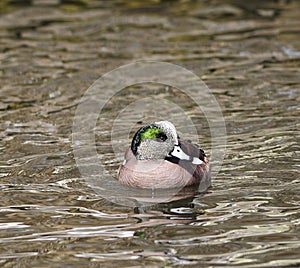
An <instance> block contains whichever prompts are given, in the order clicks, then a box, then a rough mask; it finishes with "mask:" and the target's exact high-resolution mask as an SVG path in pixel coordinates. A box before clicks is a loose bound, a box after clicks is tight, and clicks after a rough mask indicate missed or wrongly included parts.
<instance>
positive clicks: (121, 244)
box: [0, 0, 300, 267]
mask: <svg viewBox="0 0 300 268" xmlns="http://www.w3.org/2000/svg"><path fill="white" fill-rule="evenodd" d="M0 12H1V15H0V36H1V39H0V42H1V43H0V44H1V45H0V51H1V54H0V61H1V67H0V79H1V90H0V117H1V121H0V138H1V143H0V150H1V155H0V167H1V168H0V178H1V186H0V187H1V207H0V213H1V214H0V229H1V230H0V264H1V266H2V267H66V266H72V267H88V266H89V267H98V266H101V267H102V266H103V267H116V266H119V267H150V266H151V267H164V266H179V267H181V266H188V267H275V266H277V267H298V266H299V265H300V254H299V252H300V249H299V248H300V242H299V238H300V235H299V234H300V230H299V223H300V220H299V219H300V216H299V212H300V202H299V191H300V186H299V185H300V183H299V182H300V181H299V101H300V72H299V65H300V61H299V60H300V38H299V27H300V20H299V15H300V3H299V2H298V1H251V2H250V1H248V2H244V1H233V0H232V1H213V2H206V1H161V2H159V1H142V2H140V1H116V2H112V1H111V2H110V1H92V0H91V1H88V0H86V1H79V0H78V1H62V0H61V1H59V0H47V1H38V0H35V1H2V3H1V4H0ZM139 59H148V60H159V61H167V62H171V63H175V64H178V65H180V66H183V67H185V68H187V69H189V70H191V71H193V72H194V73H195V74H197V75H199V76H200V77H201V78H202V79H203V81H204V82H205V83H206V84H207V85H208V86H209V88H210V89H211V90H212V92H213V93H214V95H215V97H216V98H217V100H218V102H219V104H220V106H221V108H222V112H223V115H224V118H225V122H226V127H227V151H226V157H225V160H224V162H223V165H222V169H221V171H220V173H219V175H218V177H217V178H214V179H213V182H212V184H213V186H212V188H210V189H209V191H208V192H207V193H205V194H198V195H196V196H195V197H194V198H186V199H184V200H181V201H180V200H179V201H176V202H173V203H168V204H157V205H154V206H149V207H141V206H138V205H137V207H136V208H135V209H133V208H132V207H124V206H121V205H118V204H115V203H112V202H110V201H108V200H105V199H103V198H101V196H99V195H98V194H97V192H95V191H93V189H91V188H90V187H89V186H88V185H87V184H86V183H85V178H83V177H82V176H81V174H80V172H79V171H78V169H77V167H76V163H75V161H74V156H73V150H72V142H71V135H72V124H73V118H74V114H75V110H76V106H77V105H78V103H79V102H80V98H81V96H82V95H83V94H84V92H85V91H86V90H87V88H88V87H89V86H90V85H91V84H92V83H93V82H94V81H95V80H96V79H97V78H98V77H99V76H100V75H102V74H104V73H106V72H108V71H110V70H113V69H114V68H116V67H119V66H121V65H123V64H126V63H130V62H132V61H134V60H139ZM128 90H129V91H130V90H132V92H135V91H134V89H128ZM129 91H127V93H126V92H121V93H120V94H119V95H118V96H115V97H114V98H113V99H112V100H111V101H110V102H109V104H108V106H107V107H106V110H105V116H104V117H103V121H101V119H99V122H98V124H97V126H96V129H97V130H98V132H97V133H98V136H97V144H98V149H99V150H100V148H101V152H102V154H101V157H102V161H103V162H104V163H105V165H106V167H107V169H108V170H109V171H110V172H111V173H112V174H115V172H116V170H117V167H118V165H119V164H120V163H121V161H122V159H121V156H119V155H118V156H117V157H115V155H114V154H113V151H112V148H111V146H110V144H109V137H110V136H109V133H110V132H109V130H110V128H111V126H112V123H113V119H114V118H115V117H116V116H117V115H118V111H119V110H120V109H123V108H125V107H126V106H127V105H128V104H130V103H131V102H132V101H136V100H138V99H139V98H141V97H149V96H153V95H155V96H158V98H160V97H164V98H166V99H167V100H169V101H175V100H176V102H177V103H178V105H181V107H182V109H184V110H185V111H186V112H187V114H188V115H189V116H190V117H191V118H192V119H193V122H194V124H195V125H196V126H197V128H198V129H201V135H200V138H201V141H200V143H201V146H202V147H203V148H204V149H205V150H206V151H209V149H210V146H211V144H210V136H209V133H210V132H209V128H208V125H207V122H206V120H205V118H203V115H201V114H197V111H196V109H195V107H194V106H193V105H190V103H188V102H187V100H186V98H185V97H184V96H181V95H178V94H177V93H178V92H176V90H171V89H166V88H165V87H163V86H149V85H147V86H144V87H142V90H139V91H138V92H139V93H138V94H136V93H134V94H128V92H129ZM137 107H139V106H137ZM138 112H139V111H138V110H137V109H136V107H135V109H132V116H133V117H134V116H135V115H136V113H138ZM168 112H170V111H168V107H164V109H162V110H161V113H158V114H154V115H150V114H146V115H143V121H145V122H146V121H148V120H152V119H153V117H155V116H163V115H164V113H166V114H168ZM175 115H176V113H175ZM175 117H176V116H175ZM129 119H130V118H129ZM129 119H127V120H128V122H129V121H130V120H129ZM154 119H155V118H154ZM178 120H179V119H178ZM123 122H124V123H125V124H126V122H127V121H126V118H125V121H123ZM178 128H179V129H180V126H178ZM181 130H182V131H184V129H181ZM191 138H195V137H193V136H192V137H191ZM124 142H128V141H126V140H123V139H122V140H121V142H120V145H119V146H124ZM120 148H121V147H120ZM120 151H121V150H120Z"/></svg>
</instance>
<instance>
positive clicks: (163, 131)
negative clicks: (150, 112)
mask: <svg viewBox="0 0 300 268" xmlns="http://www.w3.org/2000/svg"><path fill="white" fill-rule="evenodd" d="M177 143H178V139H177V133H176V129H175V127H174V125H173V124H172V123H170V122H168V121H160V122H153V123H150V124H148V125H146V126H144V127H142V128H140V129H139V130H138V131H137V132H136V134H135V135H134V137H133V139H132V143H131V150H132V152H133V154H134V155H135V157H136V158H137V159H139V160H144V159H165V157H166V156H167V155H168V154H169V153H170V152H171V151H172V149H173V148H174V145H175V144H177Z"/></svg>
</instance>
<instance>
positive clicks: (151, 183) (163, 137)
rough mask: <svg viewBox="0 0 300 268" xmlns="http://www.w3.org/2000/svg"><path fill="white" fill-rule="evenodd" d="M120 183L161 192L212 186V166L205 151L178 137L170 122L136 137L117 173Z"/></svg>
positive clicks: (150, 127)
mask: <svg viewBox="0 0 300 268" xmlns="http://www.w3.org/2000/svg"><path fill="white" fill-rule="evenodd" d="M118 179H119V181H120V182H121V183H123V184H125V185H128V186H133V187H140V188H150V189H161V188H177V187H185V186H191V185H199V183H200V182H201V181H203V180H205V181H206V182H207V183H206V184H208V185H210V166H209V162H208V159H207V157H206V155H205V153H204V151H203V150H201V149H199V148H198V147H197V146H196V145H194V144H192V143H190V142H187V141H185V140H182V139H181V138H179V137H178V135H177V132H176V128H175V126H174V125H173V124H172V123H170V122H168V121H159V122H153V123H150V124H148V125H146V126H144V127H142V128H140V129H139V130H138V131H137V132H136V134H135V135H134V137H133V139H132V142H131V146H130V147H129V148H128V149H127V151H126V153H125V160H124V162H123V164H122V165H121V166H120V168H119V171H118Z"/></svg>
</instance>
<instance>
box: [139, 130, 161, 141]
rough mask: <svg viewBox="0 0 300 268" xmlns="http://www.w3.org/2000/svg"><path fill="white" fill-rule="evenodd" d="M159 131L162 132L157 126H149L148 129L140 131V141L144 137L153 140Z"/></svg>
mask: <svg viewBox="0 0 300 268" xmlns="http://www.w3.org/2000/svg"><path fill="white" fill-rule="evenodd" d="M160 133H163V132H162V130H161V129H159V128H157V127H150V128H148V129H146V131H145V132H142V133H141V141H143V140H145V139H151V140H154V139H156V137H157V136H158V134H160Z"/></svg>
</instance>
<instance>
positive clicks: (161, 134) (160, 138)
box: [156, 133, 168, 141]
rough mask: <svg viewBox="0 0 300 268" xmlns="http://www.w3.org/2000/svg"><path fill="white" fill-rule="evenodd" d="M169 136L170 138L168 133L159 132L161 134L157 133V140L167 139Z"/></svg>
mask: <svg viewBox="0 0 300 268" xmlns="http://www.w3.org/2000/svg"><path fill="white" fill-rule="evenodd" d="M167 138H168V137H167V135H166V134H164V133H159V134H157V136H156V140H157V141H165V140H166V139H167Z"/></svg>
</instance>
